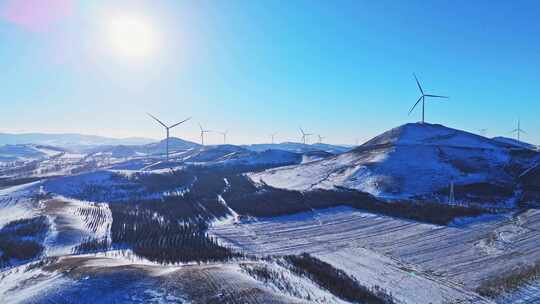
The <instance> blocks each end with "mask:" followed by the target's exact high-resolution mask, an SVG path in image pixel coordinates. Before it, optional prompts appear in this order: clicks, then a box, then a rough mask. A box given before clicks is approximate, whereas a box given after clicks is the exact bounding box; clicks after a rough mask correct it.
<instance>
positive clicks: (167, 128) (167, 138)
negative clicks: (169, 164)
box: [146, 113, 191, 161]
mask: <svg viewBox="0 0 540 304" xmlns="http://www.w3.org/2000/svg"><path fill="white" fill-rule="evenodd" d="M146 114H148V116H150V117H152V118H153V119H154V120H155V121H157V122H158V123H159V124H160V125H162V126H163V127H164V128H165V132H166V134H167V136H166V140H165V142H166V154H167V161H169V133H170V130H171V129H172V128H174V127H176V126H178V125H179V124H182V123H184V122H186V121H188V120H190V119H191V117H189V118H186V119H184V120H182V121H181V122H179V123H175V124H174V125H170V126H167V125H166V124H164V123H163V122H162V121H161V120H159V119H157V118H156V117H154V116H153V115H152V114H150V113H146Z"/></svg>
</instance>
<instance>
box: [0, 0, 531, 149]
mask: <svg viewBox="0 0 540 304" xmlns="http://www.w3.org/2000/svg"><path fill="white" fill-rule="evenodd" d="M539 16H540V4H539V3H537V2H535V1H520V2H519V3H511V2H507V1H475V2H474V3H470V2H468V1H464V0H458V1H433V2H429V3H428V2H425V1H419V0H418V1H406V2H405V1H401V2H397V1H389V0H385V1H377V2H376V3H373V2H372V1H346V0H340V1H332V2H323V1H307V0H306V1H303V0H299V1H294V2H291V1H290V2H287V3H278V2H277V1H260V2H255V1H247V0H242V1H234V2H215V1H182V2H179V1H114V3H112V2H111V1H105V0H96V1H92V2H90V1H82V0H27V1H22V0H6V1H3V2H2V3H0V41H1V42H2V43H0V66H2V67H3V73H0V81H1V83H2V90H1V93H0V105H1V107H2V111H1V113H2V120H1V121H0V131H2V132H17V133H20V132H53V133H82V134H95V135H101V136H108V137H149V138H154V139H161V138H163V137H164V132H163V130H162V128H160V127H159V126H158V125H157V124H156V123H155V122H154V121H152V120H151V119H150V118H149V117H148V116H147V115H146V114H145V113H146V112H151V113H152V114H154V115H156V116H158V117H159V118H160V119H162V120H163V121H164V122H165V123H168V124H172V123H175V122H178V121H180V120H183V119H185V118H186V117H189V116H192V117H193V119H192V120H191V121H189V122H188V123H186V124H185V125H182V126H179V127H178V128H176V129H174V130H172V131H171V136H175V137H181V138H184V139H187V140H191V141H196V142H198V141H199V126H198V123H201V124H203V126H204V127H205V128H207V129H210V130H216V131H224V130H229V132H230V133H229V135H228V141H229V142H230V143H233V144H241V143H261V142H269V141H270V134H271V133H277V135H276V141H298V140H299V139H300V134H299V131H298V128H299V126H302V127H303V128H304V129H306V131H308V132H310V133H314V134H321V135H322V136H324V137H325V140H326V141H327V142H329V143H335V144H354V142H355V141H356V140H358V141H360V142H363V141H365V140H366V139H369V138H371V137H373V136H375V135H377V134H379V133H381V132H383V131H385V130H387V129H390V128H393V127H396V126H398V125H401V124H404V123H407V122H417V121H419V120H420V119H421V110H420V109H417V110H415V111H414V112H413V113H412V114H411V115H410V116H408V115H407V112H408V110H409V109H410V107H411V106H412V105H413V104H414V102H415V101H416V100H417V99H418V96H419V92H418V88H417V87H416V84H415V82H414V78H413V76H412V73H413V72H415V73H417V75H418V76H419V79H420V81H421V82H422V85H423V87H424V89H425V90H426V91H428V92H430V93H434V94H441V95H448V96H450V97H451V98H450V99H449V100H445V101H437V100H434V101H429V102H428V103H427V108H426V120H427V122H430V123H440V124H444V125H446V126H449V127H452V128H459V129H463V130H467V131H471V132H475V133H478V132H479V130H480V129H484V128H485V129H487V135H488V136H490V137H493V136H507V137H511V136H512V135H511V134H510V133H509V132H510V130H512V129H515V127H516V124H517V120H518V119H521V126H522V128H523V129H525V130H526V131H527V134H525V135H524V136H523V138H522V139H523V140H524V141H528V142H532V143H536V144H538V143H540V121H539V120H538V119H537V117H538V112H539V110H540V103H539V100H540V92H539V91H537V90H535V89H536V87H537V84H538V83H540V74H539V73H538V67H539V63H540V60H539V59H540V52H539V51H540V41H539V40H538V39H537V37H538V34H539V32H540V23H539V22H538V17H539ZM314 138H315V137H314ZM207 139H208V142H209V143H221V141H222V136H221V135H220V134H218V133H212V134H209V135H208V138H207Z"/></svg>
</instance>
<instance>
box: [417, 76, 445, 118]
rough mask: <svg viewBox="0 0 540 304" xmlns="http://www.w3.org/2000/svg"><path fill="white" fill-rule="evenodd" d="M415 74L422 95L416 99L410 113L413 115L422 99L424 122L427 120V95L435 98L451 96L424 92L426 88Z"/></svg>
mask: <svg viewBox="0 0 540 304" xmlns="http://www.w3.org/2000/svg"><path fill="white" fill-rule="evenodd" d="M413 76H414V79H415V80H416V84H417V85H418V89H419V90H420V93H422V95H421V96H420V98H418V100H417V101H416V103H415V104H414V106H413V107H412V108H411V110H410V111H409V115H411V113H412V111H413V110H414V108H416V106H417V105H418V104H419V103H420V101H421V102H422V123H424V122H425V110H426V97H434V98H449V97H447V96H440V95H431V94H426V93H424V90H423V89H422V86H421V85H420V82H419V81H418V78H417V77H416V74H413Z"/></svg>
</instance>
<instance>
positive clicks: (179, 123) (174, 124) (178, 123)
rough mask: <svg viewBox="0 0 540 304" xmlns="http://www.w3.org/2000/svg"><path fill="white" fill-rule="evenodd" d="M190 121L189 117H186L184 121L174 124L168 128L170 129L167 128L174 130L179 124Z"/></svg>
mask: <svg viewBox="0 0 540 304" xmlns="http://www.w3.org/2000/svg"><path fill="white" fill-rule="evenodd" d="M190 119H191V117H188V118H186V119H184V120H182V121H181V122H179V123H176V124H174V125H172V126H170V127H169V129H172V128H174V127H176V126H178V125H179V124H183V123H185V122H186V121H188V120H190Z"/></svg>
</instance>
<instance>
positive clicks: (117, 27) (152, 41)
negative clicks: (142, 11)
mask: <svg viewBox="0 0 540 304" xmlns="http://www.w3.org/2000/svg"><path fill="white" fill-rule="evenodd" d="M107 38H108V41H109V44H110V47H111V49H112V51H113V52H114V53H116V54H117V55H119V56H123V57H130V58H142V57H148V56H150V55H152V54H153V53H155V52H156V51H157V48H158V35H157V32H156V30H155V28H154V27H153V25H152V23H151V22H150V20H148V19H147V18H144V17H141V16H134V15H118V16H114V17H110V19H109V22H108V24H107Z"/></svg>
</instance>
